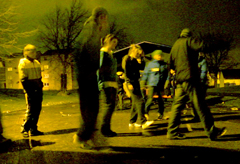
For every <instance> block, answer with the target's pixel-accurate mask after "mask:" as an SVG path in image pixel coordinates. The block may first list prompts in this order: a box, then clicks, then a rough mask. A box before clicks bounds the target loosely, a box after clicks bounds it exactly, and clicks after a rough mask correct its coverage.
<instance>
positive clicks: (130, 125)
mask: <svg viewBox="0 0 240 164" xmlns="http://www.w3.org/2000/svg"><path fill="white" fill-rule="evenodd" d="M128 126H129V128H133V127H136V128H140V127H142V125H141V124H137V123H130V124H129V125H128Z"/></svg>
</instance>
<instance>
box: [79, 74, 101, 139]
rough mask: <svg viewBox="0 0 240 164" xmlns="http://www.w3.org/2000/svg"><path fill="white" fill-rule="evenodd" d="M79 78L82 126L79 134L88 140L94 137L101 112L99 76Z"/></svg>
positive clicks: (80, 137) (81, 137)
mask: <svg viewBox="0 0 240 164" xmlns="http://www.w3.org/2000/svg"><path fill="white" fill-rule="evenodd" d="M80 77H81V79H79V80H78V85H79V89H78V95H79V104H80V113H81V116H80V126H79V129H78V132H77V135H78V137H79V139H80V140H82V141H86V140H89V139H90V138H91V137H92V134H93V132H94V131H95V130H96V122H97V116H98V112H99V91H98V84H97V76H94V77H91V78H87V76H80Z"/></svg>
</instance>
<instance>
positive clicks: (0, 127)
mask: <svg viewBox="0 0 240 164" xmlns="http://www.w3.org/2000/svg"><path fill="white" fill-rule="evenodd" d="M2 133H3V127H2V111H1V108H0V136H1V135H2Z"/></svg>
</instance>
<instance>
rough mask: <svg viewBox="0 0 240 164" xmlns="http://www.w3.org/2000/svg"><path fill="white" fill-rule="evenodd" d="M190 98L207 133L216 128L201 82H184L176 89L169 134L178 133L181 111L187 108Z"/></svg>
mask: <svg viewBox="0 0 240 164" xmlns="http://www.w3.org/2000/svg"><path fill="white" fill-rule="evenodd" d="M189 99H190V101H191V102H192V104H193V106H194V108H195V110H196V111H197V114H198V115H199V117H200V120H201V122H202V124H203V126H204V130H205V131H206V133H207V135H208V136H210V134H211V133H212V132H213V130H214V119H213V116H212V114H211V111H210V109H209V108H208V107H207V105H206V102H205V98H204V96H203V93H202V92H201V87H200V84H199V85H198V84H192V83H189V82H183V83H182V84H177V87H176V90H175V97H174V100H173V103H172V108H171V116H170V118H169V124H168V132H167V133H168V135H169V136H174V135H176V134H177V133H178V130H179V125H180V118H181V111H182V110H183V109H184V108H185V105H186V103H187V101H188V100H189Z"/></svg>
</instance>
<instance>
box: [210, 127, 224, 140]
mask: <svg viewBox="0 0 240 164" xmlns="http://www.w3.org/2000/svg"><path fill="white" fill-rule="evenodd" d="M226 132H227V129H226V128H225V127H224V128H215V129H214V130H213V133H212V134H210V137H209V138H210V140H211V141H214V140H216V139H218V138H219V137H221V136H223V135H224V134H225V133H226Z"/></svg>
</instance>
